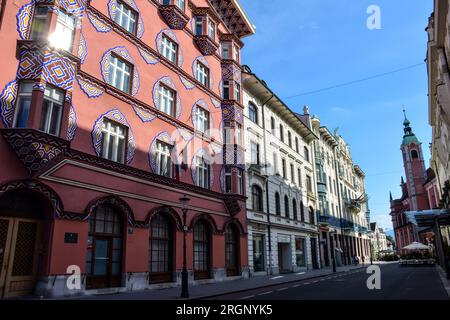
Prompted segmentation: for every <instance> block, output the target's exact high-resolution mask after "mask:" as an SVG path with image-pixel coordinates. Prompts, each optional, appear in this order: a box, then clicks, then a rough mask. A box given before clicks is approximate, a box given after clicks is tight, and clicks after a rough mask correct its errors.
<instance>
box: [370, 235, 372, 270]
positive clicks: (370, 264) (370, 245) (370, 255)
mask: <svg viewBox="0 0 450 320" xmlns="http://www.w3.org/2000/svg"><path fill="white" fill-rule="evenodd" d="M372 251H373V247H372V241H370V265H372V264H373V258H372Z"/></svg>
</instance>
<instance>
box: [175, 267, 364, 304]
mask: <svg viewBox="0 0 450 320" xmlns="http://www.w3.org/2000/svg"><path fill="white" fill-rule="evenodd" d="M369 266H370V264H369ZM365 268H367V267H366V266H364V267H358V268H354V269H350V270H347V271H338V272H330V273H326V274H321V275H317V276H312V277H308V278H303V279H297V280H289V281H285V282H280V283H272V284H267V285H262V286H258V287H253V288H247V289H240V290H234V291H227V292H222V293H217V294H213V295H208V296H200V297H195V298H188V299H183V300H187V301H193V300H205V299H209V298H214V297H220V296H226V295H229V294H235V293H242V292H246V291H252V290H258V289H264V288H270V287H273V286H277V285H283V284H289V283H296V282H301V281H306V280H311V279H317V278H324V277H327V276H329V275H332V274H342V273H349V272H351V271H355V270H362V269H365Z"/></svg>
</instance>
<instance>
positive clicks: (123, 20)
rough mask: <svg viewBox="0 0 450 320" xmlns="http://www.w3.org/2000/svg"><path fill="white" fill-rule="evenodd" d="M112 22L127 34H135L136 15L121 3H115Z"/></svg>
mask: <svg viewBox="0 0 450 320" xmlns="http://www.w3.org/2000/svg"><path fill="white" fill-rule="evenodd" d="M114 21H115V22H116V23H117V24H119V25H120V26H121V27H122V28H124V29H125V30H127V31H128V32H131V33H132V34H135V33H136V21H137V13H136V12H135V11H134V10H132V9H131V8H130V7H129V6H127V5H126V4H124V3H123V2H122V1H117V6H116V12H115V15H114Z"/></svg>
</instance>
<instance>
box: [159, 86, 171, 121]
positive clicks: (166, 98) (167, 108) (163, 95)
mask: <svg viewBox="0 0 450 320" xmlns="http://www.w3.org/2000/svg"><path fill="white" fill-rule="evenodd" d="M159 110H161V111H162V112H164V113H166V114H168V115H169V116H171V117H173V116H174V114H175V92H174V91H173V90H171V89H169V88H167V87H166V86H163V85H160V86H159Z"/></svg>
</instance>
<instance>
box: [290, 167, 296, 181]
mask: <svg viewBox="0 0 450 320" xmlns="http://www.w3.org/2000/svg"><path fill="white" fill-rule="evenodd" d="M291 181H292V183H294V182H295V175H294V164H293V163H291Z"/></svg>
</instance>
